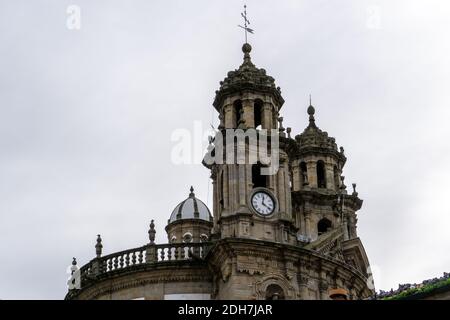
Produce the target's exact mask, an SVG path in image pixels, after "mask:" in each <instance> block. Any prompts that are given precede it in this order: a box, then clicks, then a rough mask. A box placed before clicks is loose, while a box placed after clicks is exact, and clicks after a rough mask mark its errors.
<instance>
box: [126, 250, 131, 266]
mask: <svg viewBox="0 0 450 320" xmlns="http://www.w3.org/2000/svg"><path fill="white" fill-rule="evenodd" d="M129 266H130V254H129V253H127V254H126V255H125V267H129Z"/></svg>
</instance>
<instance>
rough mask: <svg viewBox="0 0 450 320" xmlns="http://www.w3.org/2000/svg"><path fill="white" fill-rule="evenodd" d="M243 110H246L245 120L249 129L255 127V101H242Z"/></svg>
mask: <svg viewBox="0 0 450 320" xmlns="http://www.w3.org/2000/svg"><path fill="white" fill-rule="evenodd" d="M242 108H243V109H244V120H245V125H246V126H247V128H254V127H255V112H254V111H255V110H254V106H253V101H252V100H250V99H245V100H243V101H242Z"/></svg>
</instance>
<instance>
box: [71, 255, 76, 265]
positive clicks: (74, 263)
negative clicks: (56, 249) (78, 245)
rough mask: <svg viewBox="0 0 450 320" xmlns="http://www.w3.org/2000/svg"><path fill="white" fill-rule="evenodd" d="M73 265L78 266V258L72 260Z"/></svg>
mask: <svg viewBox="0 0 450 320" xmlns="http://www.w3.org/2000/svg"><path fill="white" fill-rule="evenodd" d="M72 265H73V266H76V265H77V258H75V257H73V258H72Z"/></svg>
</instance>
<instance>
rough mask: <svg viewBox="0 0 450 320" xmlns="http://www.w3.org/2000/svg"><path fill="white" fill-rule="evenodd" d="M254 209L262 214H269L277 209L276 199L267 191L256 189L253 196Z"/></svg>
mask: <svg viewBox="0 0 450 320" xmlns="http://www.w3.org/2000/svg"><path fill="white" fill-rule="evenodd" d="M251 204H252V207H253V209H254V210H255V211H256V212H257V213H258V214H260V215H262V216H269V215H271V214H272V213H273V212H274V211H275V201H274V199H273V197H272V196H271V195H270V194H269V193H267V192H266V191H256V192H255V193H254V194H253V195H252V197H251Z"/></svg>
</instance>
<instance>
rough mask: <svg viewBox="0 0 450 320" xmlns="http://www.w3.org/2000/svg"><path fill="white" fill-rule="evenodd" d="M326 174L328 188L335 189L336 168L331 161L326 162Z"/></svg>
mask: <svg viewBox="0 0 450 320" xmlns="http://www.w3.org/2000/svg"><path fill="white" fill-rule="evenodd" d="M325 174H326V179H327V180H326V182H327V189H328V190H334V169H333V165H332V164H331V163H326V164H325Z"/></svg>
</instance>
